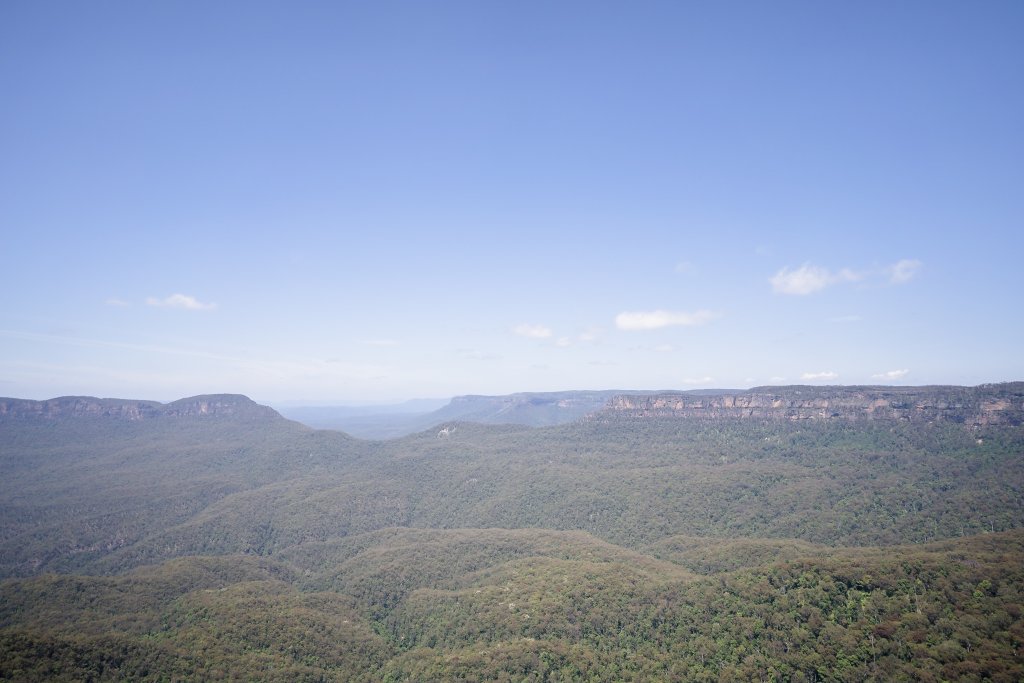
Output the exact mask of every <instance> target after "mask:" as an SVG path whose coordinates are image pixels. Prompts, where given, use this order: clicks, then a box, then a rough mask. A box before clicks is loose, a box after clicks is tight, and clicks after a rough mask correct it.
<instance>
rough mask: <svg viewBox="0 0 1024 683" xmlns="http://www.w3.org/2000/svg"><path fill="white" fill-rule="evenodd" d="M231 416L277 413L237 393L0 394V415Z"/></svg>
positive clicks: (44, 417)
mask: <svg viewBox="0 0 1024 683" xmlns="http://www.w3.org/2000/svg"><path fill="white" fill-rule="evenodd" d="M196 416H233V417H245V418H267V417H279V416H278V414H277V412H275V411H274V410H273V409H272V408H268V407H266V406H261V405H259V404H257V403H255V402H254V401H252V400H251V399H249V398H247V397H245V396H241V395H237V394H216V395H209V396H193V397H192V398H183V399H181V400H178V401H174V402H172V403H167V404H164V403H158V402H156V401H134V400H125V399H117V398H94V397H92V396H61V397H60V398H51V399H49V400H46V401H30V400H27V399H20V398H0V419H19V418H43V419H51V420H58V419H65V418H86V417H105V418H113V419H121V420H130V421H135V420H146V419H153V418H159V417H196Z"/></svg>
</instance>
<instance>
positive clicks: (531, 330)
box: [512, 323, 554, 339]
mask: <svg viewBox="0 0 1024 683" xmlns="http://www.w3.org/2000/svg"><path fill="white" fill-rule="evenodd" d="M512 332H513V333H515V334H518V335H519V336H520V337H529V338H530V339H547V338H548V337H550V336H551V335H552V334H554V333H553V332H552V331H551V328H550V327H545V326H544V325H533V324H531V323H523V324H522V325H516V326H515V327H513V328H512Z"/></svg>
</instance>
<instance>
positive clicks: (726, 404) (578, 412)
mask: <svg viewBox="0 0 1024 683" xmlns="http://www.w3.org/2000/svg"><path fill="white" fill-rule="evenodd" d="M407 405H411V404H400V405H398V406H387V407H386V408H389V410H387V411H385V410H383V409H381V408H382V407H374V406H367V407H365V408H354V407H348V406H338V407H282V408H280V411H281V413H282V414H283V415H284V416H285V417H287V418H289V419H292V420H295V421H297V422H302V423H303V424H306V425H309V426H310V427H315V428H317V429H336V430H340V431H343V432H347V433H349V434H352V435H353V436H357V437H359V438H364V439H389V438H396V437H400V436H405V435H406V434H412V433H415V432H419V431H423V430H426V429H430V428H432V427H436V426H438V425H442V424H444V423H447V422H479V423H481V424H521V425H527V426H530V427H546V426H551V425H558V424H566V423H569V422H574V421H576V420H579V419H582V418H584V417H588V418H591V419H599V420H600V419H612V418H616V419H618V418H622V417H629V418H634V419H638V418H639V419H642V418H652V417H662V418H664V417H675V418H703V419H708V418H711V419H722V418H754V419H769V420H774V419H785V420H805V419H834V418H842V419H873V420H880V419H892V420H925V421H929V420H932V421H934V420H943V421H952V422H967V423H971V424H1021V423H1022V422H1024V382H1008V383H1003V384H988V385H982V386H979V387H957V386H926V387H891V386H890V387H887V386H825V387H818V386H785V387H755V388H753V389H747V390H739V389H698V390H693V391H621V390H605V391H558V392H526V393H517V394H508V395H505V396H476V395H470V396H456V397H455V398H453V399H451V401H450V402H448V403H447V404H446V405H443V406H441V407H438V408H437V409H435V410H418V411H413V410H408V411H403V410H401V408H402V406H407ZM419 405H420V406H423V407H426V406H428V405H429V403H420V404H419Z"/></svg>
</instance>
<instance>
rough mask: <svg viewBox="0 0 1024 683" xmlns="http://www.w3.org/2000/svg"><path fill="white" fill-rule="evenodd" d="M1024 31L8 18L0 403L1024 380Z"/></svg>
mask: <svg viewBox="0 0 1024 683" xmlns="http://www.w3.org/2000/svg"><path fill="white" fill-rule="evenodd" d="M1022 35H1024V4H1021V3H1020V2H979V3H966V2H900V3H890V2H858V3H845V4H843V3H822V2H806V3H805V2H780V3H763V2H722V3H711V2H692V3H690V2H639V3H604V2H578V3H575V2H561V3H547V2H514V3H513V2H480V1H475V2H437V3H424V2H378V3H355V2H352V3H348V2H324V3H314V2H304V3H284V2H280V3H264V2H244V3H242V2H238V3H231V2H219V3H206V2H166V3H132V2H94V3H80V2H79V3H71V2H67V3H62V2H45V3H44V2H6V3H3V4H2V6H0V93H3V95H2V97H3V106H2V107H0V149H2V150H3V152H2V154H0V234H2V243H0V288H2V289H0V291H2V292H3V296H2V298H0V395H7V396H19V397H28V398H47V397H51V396H57V395H66V394H89V395H100V396H121V397H135V398H153V399H159V400H170V399H175V398H178V397H182V396H189V395H194V394H199V393H212V392H239V393H245V394H248V395H250V396H252V397H253V398H254V399H256V400H259V401H264V402H283V401H290V400H297V401H301V400H317V401H332V400H337V401H386V400H400V399H406V398H413V397H427V396H429V397H444V396H451V395H455V394H466V393H491V394H497V393H508V392H513V391H546V390H561V389H584V388H590V389H603V388H635V389H654V388H679V389H687V388H701V387H746V386H754V385H762V384H791V383H831V384H865V383H873V384H877V383H885V384H889V383H893V384H933V383H951V384H977V383H982V382H993V381H1005V380H1019V379H1024V353H1022V350H1024V343H1022V340H1024V322H1022V315H1021V308H1022V307H1021V303H1020V301H1021V295H1022V290H1024V269H1022V267H1021V265H1022V257H1024V249H1022V246H1024V237H1022V236H1021V235H1022V228H1024V225H1022V222H1024V221H1022V218H1024V191H1022V188H1024V163H1022V159H1024V125H1022V123H1021V122H1022V121H1024V88H1022V87H1021V86H1022V84H1024V41H1021V40H1020V36H1022Z"/></svg>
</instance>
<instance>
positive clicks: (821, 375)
mask: <svg viewBox="0 0 1024 683" xmlns="http://www.w3.org/2000/svg"><path fill="white" fill-rule="evenodd" d="M800 379H802V380H808V381H811V382H818V381H821V380H830V379H839V374H838V373H835V372H805V373H804V374H802V375H800Z"/></svg>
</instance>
